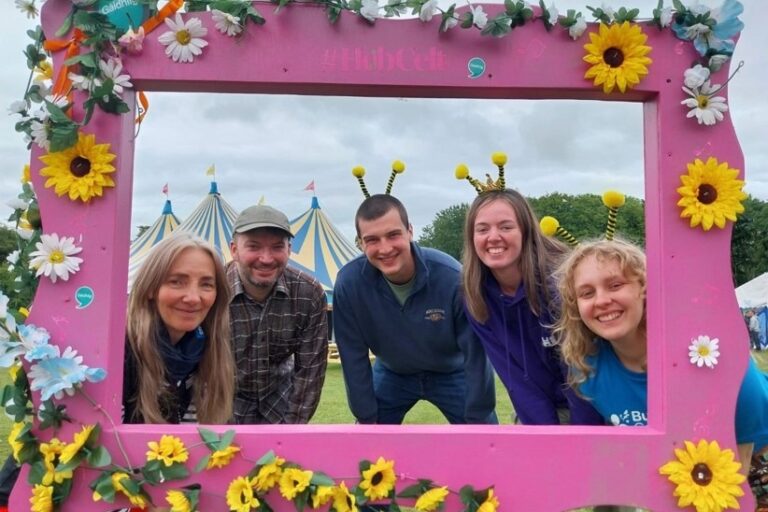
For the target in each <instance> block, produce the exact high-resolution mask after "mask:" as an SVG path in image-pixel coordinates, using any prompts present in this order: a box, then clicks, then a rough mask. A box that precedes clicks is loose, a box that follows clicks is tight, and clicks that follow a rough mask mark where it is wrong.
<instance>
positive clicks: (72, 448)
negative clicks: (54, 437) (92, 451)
mask: <svg viewBox="0 0 768 512" xmlns="http://www.w3.org/2000/svg"><path fill="white" fill-rule="evenodd" d="M95 427H96V426H95V425H85V426H84V427H83V430H81V431H80V432H78V433H76V434H75V436H74V438H73V439H72V442H71V443H69V444H68V445H67V446H65V447H64V449H63V450H62V451H61V455H60V456H59V460H60V461H61V462H63V463H64V464H66V463H67V462H69V461H71V460H72V459H74V458H75V455H77V453H78V452H79V451H80V449H81V448H82V447H83V446H85V443H86V442H87V441H88V438H89V437H90V436H91V432H93V429H94V428H95Z"/></svg>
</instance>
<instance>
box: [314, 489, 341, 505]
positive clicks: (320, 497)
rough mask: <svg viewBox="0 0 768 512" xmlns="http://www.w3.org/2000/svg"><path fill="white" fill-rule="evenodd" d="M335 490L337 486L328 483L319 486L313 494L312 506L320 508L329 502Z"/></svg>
mask: <svg viewBox="0 0 768 512" xmlns="http://www.w3.org/2000/svg"><path fill="white" fill-rule="evenodd" d="M335 492H336V488H335V487H331V486H328V485H319V486H317V489H316V490H315V492H314V493H313V494H312V508H320V507H322V506H323V505H325V504H326V503H328V502H329V501H330V500H331V498H333V495H334V493H335Z"/></svg>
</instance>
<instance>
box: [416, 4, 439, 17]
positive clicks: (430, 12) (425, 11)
mask: <svg viewBox="0 0 768 512" xmlns="http://www.w3.org/2000/svg"><path fill="white" fill-rule="evenodd" d="M436 11H437V0H427V1H426V2H424V3H423V4H422V6H421V10H419V19H420V20H421V21H423V22H427V21H429V20H431V19H432V17H433V16H434V15H435V12H436Z"/></svg>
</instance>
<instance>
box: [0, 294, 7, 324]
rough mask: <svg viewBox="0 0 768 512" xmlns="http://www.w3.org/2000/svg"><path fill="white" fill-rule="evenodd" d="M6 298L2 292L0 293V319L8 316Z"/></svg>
mask: <svg viewBox="0 0 768 512" xmlns="http://www.w3.org/2000/svg"><path fill="white" fill-rule="evenodd" d="M8 300H9V299H8V297H6V296H5V294H4V293H3V292H0V319H2V318H5V317H6V316H8Z"/></svg>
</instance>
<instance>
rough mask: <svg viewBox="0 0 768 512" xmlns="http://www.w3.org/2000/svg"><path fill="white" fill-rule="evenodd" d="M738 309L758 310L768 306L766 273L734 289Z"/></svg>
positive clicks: (767, 273)
mask: <svg viewBox="0 0 768 512" xmlns="http://www.w3.org/2000/svg"><path fill="white" fill-rule="evenodd" d="M736 300H738V301H739V307H740V308H759V307H762V306H766V305H768V272H765V273H764V274H760V275H759V276H757V277H756V278H754V279H753V280H751V281H749V282H746V283H744V284H743V285H741V286H739V287H738V288H736Z"/></svg>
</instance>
